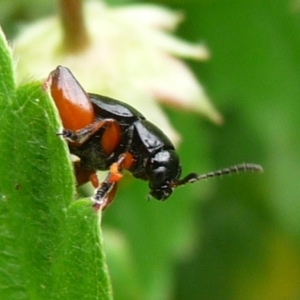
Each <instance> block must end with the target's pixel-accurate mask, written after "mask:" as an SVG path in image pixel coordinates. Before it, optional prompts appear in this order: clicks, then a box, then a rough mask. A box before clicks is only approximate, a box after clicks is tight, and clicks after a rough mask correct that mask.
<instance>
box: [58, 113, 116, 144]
mask: <svg viewBox="0 0 300 300" xmlns="http://www.w3.org/2000/svg"><path fill="white" fill-rule="evenodd" d="M113 122H115V120H114V119H104V120H100V121H96V122H94V123H92V124H91V125H89V126H86V127H84V128H82V129H79V130H76V131H72V130H69V129H63V131H62V133H59V135H62V136H63V137H64V138H65V139H66V140H68V141H69V142H71V143H76V144H83V143H84V142H86V141H87V140H88V139H89V138H90V137H91V136H92V135H93V134H94V133H95V132H97V131H98V130H99V129H100V128H102V127H103V126H106V125H108V124H109V123H113Z"/></svg>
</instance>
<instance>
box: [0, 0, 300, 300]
mask: <svg viewBox="0 0 300 300" xmlns="http://www.w3.org/2000/svg"><path fill="white" fill-rule="evenodd" d="M21 2H22V1H14V4H13V5H15V7H13V8H12V9H11V10H10V11H9V16H10V17H7V15H5V16H4V13H2V11H3V10H1V9H0V11H1V14H0V18H1V19H0V23H3V22H4V24H3V26H4V29H6V30H7V31H8V32H14V28H15V27H12V24H14V26H15V24H17V23H18V22H19V21H20V20H21V21H22V22H23V21H24V19H25V18H27V21H29V17H28V15H26V14H25V13H24V12H26V11H27V12H28V11H31V10H33V9H34V8H33V6H30V3H29V4H28V7H27V8H26V9H24V12H23V13H19V14H16V13H15V12H16V11H18V10H17V7H18V5H20V3H21ZM112 2H114V4H119V3H124V2H123V1H112ZM145 2H146V1H145ZM147 2H148V1H147ZM156 2H157V3H158V2H159V4H162V3H164V4H165V5H169V6H171V7H173V8H176V9H180V10H181V11H183V12H184V14H185V16H186V17H187V20H186V22H184V23H183V24H182V26H181V29H180V35H181V36H182V37H184V38H185V39H189V40H192V41H193V40H194V41H199V40H203V41H205V43H206V44H207V46H208V47H209V49H210V51H211V54H212V57H211V60H210V62H208V63H206V64H205V65H203V64H201V65H198V64H192V67H193V68H194V71H195V72H196V73H197V74H198V75H199V77H201V80H202V81H204V83H205V86H206V88H207V90H208V94H209V95H210V96H211V98H212V99H214V103H216V104H217V106H218V108H219V110H220V111H221V112H222V114H223V115H224V118H225V124H224V125H223V126H222V127H216V126H215V125H211V124H209V123H207V122H204V121H203V120H202V119H201V118H200V117H199V116H197V115H191V114H187V113H182V112H178V111H171V110H168V111H167V112H168V114H169V115H170V117H171V119H172V120H173V123H174V124H175V126H176V129H177V130H178V131H179V132H180V134H181V136H182V144H181V145H180V148H179V153H180V155H181V157H182V164H183V170H184V173H187V172H189V171H199V172H204V171H208V170H210V169H215V168H219V167H224V166H227V165H231V164H233V163H239V162H243V161H252V162H256V163H260V164H262V165H263V167H264V169H265V173H264V174H262V175H260V174H259V175H258V174H253V175H252V174H247V175H244V174H242V175H240V176H232V177H231V178H224V179H222V180H212V181H209V182H207V183H205V182H203V183H199V184H195V185H193V186H186V187H183V188H181V189H179V190H178V191H176V192H175V193H174V195H173V196H172V197H171V198H170V199H169V200H168V201H167V202H165V203H159V202H157V201H155V200H152V201H151V202H146V201H145V199H146V197H145V195H146V193H147V187H146V184H145V183H143V182H139V181H136V180H133V179H128V180H124V182H123V184H121V186H120V189H119V193H118V195H117V198H116V200H115V202H114V203H113V205H112V206H111V207H110V208H109V209H108V210H107V211H106V213H105V214H104V217H103V218H104V220H103V222H104V224H105V227H106V228H107V230H106V232H107V237H106V238H105V241H107V255H108V259H109V260H110V263H109V265H110V271H111V273H112V281H113V285H114V286H113V288H114V291H115V297H116V299H140V298H142V299H168V298H169V299H177V300H179V299H205V300H206V299H207V300H214V299H230V300H231V299H233V300H234V299H238V300H240V299H262V300H266V299H267V300H268V299H272V300H273V299H275V300H277V299H279V300H280V299H287V300H289V299H298V298H299V297H300V291H299V282H300V248H299V245H300V217H299V216H300V188H299V184H298V180H299V178H300V174H299V173H300V167H299V166H298V165H299V162H298V161H299V158H300V139H299V129H300V128H299V127H300V121H299V116H298V114H299V111H300V107H299V106H300V101H299V97H300V96H299V95H300V72H299V65H300V11H299V10H297V9H296V6H295V5H294V3H293V2H292V1H281V0H273V1H271V0H262V1H246V2H245V1H239V0H228V1H222V0H212V1H207V0H199V1H191V0H185V1H175V0H174V1H171V0H170V1H156ZM3 3H4V1H2V2H0V5H1V7H2V6H3V5H4V4H3ZM34 3H35V5H39V6H41V7H46V6H47V5H48V4H47V1H45V0H43V1H42V0H39V1H34ZM36 3H38V4H36ZM11 17H13V19H12V18H11ZM3 20H4V21H3ZM124 38H126V37H124ZM99 80H101V78H99ZM179 208H180V209H179ZM187 212H189V214H187ZM183 216H184V219H183ZM186 216H188V217H189V218H186ZM174 236H175V237H177V240H176V239H175V240H176V242H174ZM174 249H175V250H174ZM124 274H130V276H129V275H128V276H126V275H124ZM122 276H123V277H122ZM122 295H123V297H122ZM124 295H126V297H125V298H124ZM141 295H142V296H141Z"/></svg>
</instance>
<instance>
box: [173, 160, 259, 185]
mask: <svg viewBox="0 0 300 300" xmlns="http://www.w3.org/2000/svg"><path fill="white" fill-rule="evenodd" d="M250 171H252V172H259V173H260V172H263V168H262V166H260V165H257V164H251V163H243V164H239V165H235V166H231V167H228V168H224V169H221V170H217V171H213V172H208V173H205V174H197V173H190V174H188V175H187V176H186V177H184V178H182V179H180V180H178V181H176V182H175V183H174V185H173V186H174V187H177V186H180V185H184V184H186V183H193V182H196V181H200V180H203V179H207V178H212V177H217V176H223V175H230V174H234V173H239V172H250Z"/></svg>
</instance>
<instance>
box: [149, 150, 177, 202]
mask: <svg viewBox="0 0 300 300" xmlns="http://www.w3.org/2000/svg"><path fill="white" fill-rule="evenodd" d="M146 173H147V175H148V178H149V188H150V193H149V195H150V196H152V197H154V198H156V199H157V200H166V199H167V198H168V197H169V196H170V195H171V194H172V192H173V183H174V182H177V180H178V178H179V177H180V175H181V166H180V164H179V157H178V155H177V153H176V152H175V150H163V151H160V152H158V153H156V154H155V155H154V156H153V157H151V158H150V159H149V160H148V162H147V164H146Z"/></svg>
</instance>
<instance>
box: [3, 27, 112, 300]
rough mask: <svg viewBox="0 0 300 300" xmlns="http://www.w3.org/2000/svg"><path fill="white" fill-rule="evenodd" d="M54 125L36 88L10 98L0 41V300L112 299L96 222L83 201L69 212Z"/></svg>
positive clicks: (68, 180) (9, 71)
mask: <svg viewBox="0 0 300 300" xmlns="http://www.w3.org/2000/svg"><path fill="white" fill-rule="evenodd" d="M57 119H58V118H57V114H56V112H55V109H54V106H53V104H52V101H51V99H50V98H49V96H48V95H47V93H46V92H45V91H43V89H42V84H41V82H37V83H28V84H25V85H23V86H21V87H19V88H18V89H17V90H15V86H14V74H13V65H12V60H11V53H10V49H9V48H8V46H7V44H6V42H5V39H4V36H3V34H2V33H1V39H0V123H1V128H0V157H1V167H0V265H1V268H0V299H5V300H6V299H12V300H15V299H30V300H32V299H74V295H76V296H77V297H78V299H99V295H101V299H110V298H111V297H110V294H111V292H110V284H109V280H108V275H107V269H106V265H105V261H104V259H103V254H102V244H101V232H100V229H99V222H98V221H99V216H98V215H97V214H96V213H95V212H94V211H93V209H92V207H91V205H90V203H88V204H89V205H88V204H87V202H86V201H85V202H78V203H76V204H71V203H72V201H73V198H74V195H75V190H74V179H73V174H72V172H73V171H72V166H71V163H70V160H69V158H68V149H67V147H66V144H65V143H64V142H63V141H62V139H61V138H59V137H57V136H56V132H58V131H59V128H60V125H59V123H58V121H57ZM75 249H76V251H75ZM62 285H63V288H62Z"/></svg>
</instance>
